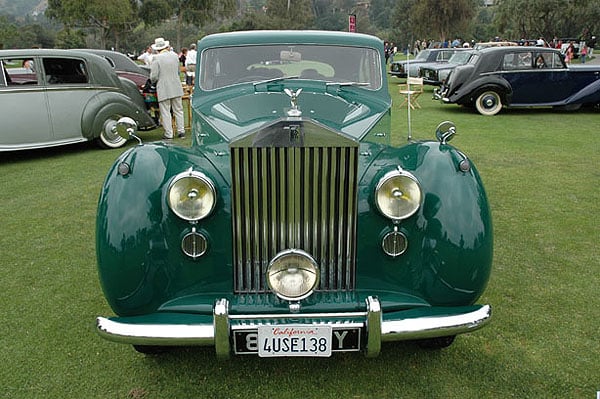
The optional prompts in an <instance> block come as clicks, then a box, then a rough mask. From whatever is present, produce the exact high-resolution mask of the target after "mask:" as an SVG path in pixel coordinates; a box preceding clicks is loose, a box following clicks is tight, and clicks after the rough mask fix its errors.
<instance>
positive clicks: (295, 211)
mask: <svg viewBox="0 0 600 399" xmlns="http://www.w3.org/2000/svg"><path fill="white" fill-rule="evenodd" d="M357 157H358V147H357V146H356V145H351V146H347V147H237V148H234V147H232V148H231V162H232V165H231V166H232V167H231V171H232V203H233V215H232V219H233V243H234V244H233V245H234V259H233V260H234V273H235V276H234V281H235V287H234V290H235V292H236V293H258V292H265V291H267V289H268V287H267V286H266V281H265V273H266V270H267V266H268V264H269V261H270V260H271V259H272V258H273V257H274V256H275V255H276V254H277V253H278V252H280V251H282V250H284V249H288V248H296V249H302V250H304V251H306V252H308V253H309V254H311V255H312V256H313V258H314V259H315V260H316V261H317V263H318V264H319V265H320V270H321V280H320V285H319V290H322V291H332V290H349V289H352V288H354V283H355V281H354V280H355V277H354V274H355V257H356V212H357V211H356V191H357V181H356V178H357Z"/></svg>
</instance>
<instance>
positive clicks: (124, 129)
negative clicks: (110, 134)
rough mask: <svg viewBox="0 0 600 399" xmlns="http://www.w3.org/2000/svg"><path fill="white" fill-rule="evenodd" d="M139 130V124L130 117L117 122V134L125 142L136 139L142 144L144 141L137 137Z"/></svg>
mask: <svg viewBox="0 0 600 399" xmlns="http://www.w3.org/2000/svg"><path fill="white" fill-rule="evenodd" d="M137 128H138V126H137V123H136V122H135V121H134V120H133V119H132V118H130V117H128V116H124V117H122V118H120V119H119V120H118V121H117V134H118V135H119V136H121V137H123V138H124V139H125V140H129V139H130V138H134V139H136V140H137V141H139V143H140V144H142V139H140V138H139V137H138V136H137V135H136V133H137Z"/></svg>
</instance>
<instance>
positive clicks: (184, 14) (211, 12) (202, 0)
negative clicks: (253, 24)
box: [140, 0, 237, 48]
mask: <svg viewBox="0 0 600 399" xmlns="http://www.w3.org/2000/svg"><path fill="white" fill-rule="evenodd" d="M236 13H237V1H236V0H143V2H142V5H141V7H140V16H141V18H142V19H143V21H144V22H145V23H146V24H148V25H151V26H152V25H157V24H159V23H162V22H164V21H165V20H167V19H171V18H174V19H175V20H176V21H177V34H176V36H177V37H176V43H175V45H176V47H177V48H179V47H180V46H181V29H182V27H183V26H184V25H190V24H193V25H198V26H202V25H203V24H205V23H207V22H211V21H214V20H219V19H222V18H225V17H229V16H233V15H235V14H236Z"/></svg>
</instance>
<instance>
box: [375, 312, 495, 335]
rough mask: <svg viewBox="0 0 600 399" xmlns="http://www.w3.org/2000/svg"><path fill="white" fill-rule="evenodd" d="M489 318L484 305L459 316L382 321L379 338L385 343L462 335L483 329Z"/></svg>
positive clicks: (489, 314) (490, 313)
mask: <svg viewBox="0 0 600 399" xmlns="http://www.w3.org/2000/svg"><path fill="white" fill-rule="evenodd" d="M491 317H492V308H491V306H490V305H484V306H482V307H481V308H480V309H477V310H475V311H473V312H469V313H465V314H461V315H452V316H432V317H419V318H415V319H405V320H394V321H388V322H386V321H384V322H383V324H382V326H381V327H382V331H381V336H382V341H384V342H385V341H400V340H405V339H422V338H433V337H444V336H448V335H456V334H462V333H467V332H471V331H474V330H477V329H479V328H481V327H483V326H484V325H486V324H487V323H488V322H489V321H490V320H491Z"/></svg>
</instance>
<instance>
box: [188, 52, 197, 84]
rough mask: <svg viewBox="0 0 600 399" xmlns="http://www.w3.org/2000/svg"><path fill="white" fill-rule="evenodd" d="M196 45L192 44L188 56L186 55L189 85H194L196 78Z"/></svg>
mask: <svg viewBox="0 0 600 399" xmlns="http://www.w3.org/2000/svg"><path fill="white" fill-rule="evenodd" d="M197 54H198V53H197V52H196V45H195V44H193V43H192V44H190V49H189V50H188V53H187V56H186V57H185V84H186V85H188V86H193V85H194V78H195V77H196V55H197Z"/></svg>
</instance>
